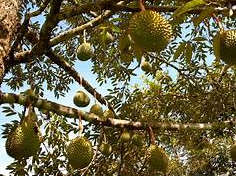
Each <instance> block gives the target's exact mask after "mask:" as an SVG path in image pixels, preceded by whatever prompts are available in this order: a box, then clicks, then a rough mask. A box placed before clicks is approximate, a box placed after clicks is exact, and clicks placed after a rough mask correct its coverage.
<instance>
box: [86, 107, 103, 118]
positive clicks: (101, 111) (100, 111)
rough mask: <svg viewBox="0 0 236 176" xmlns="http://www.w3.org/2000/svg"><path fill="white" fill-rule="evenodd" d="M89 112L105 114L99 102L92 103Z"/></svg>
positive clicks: (99, 114)
mask: <svg viewBox="0 0 236 176" xmlns="http://www.w3.org/2000/svg"><path fill="white" fill-rule="evenodd" d="M89 112H91V113H94V114H96V115H98V116H103V110H102V107H101V106H100V105H99V104H94V105H92V106H91V108H90V111H89Z"/></svg>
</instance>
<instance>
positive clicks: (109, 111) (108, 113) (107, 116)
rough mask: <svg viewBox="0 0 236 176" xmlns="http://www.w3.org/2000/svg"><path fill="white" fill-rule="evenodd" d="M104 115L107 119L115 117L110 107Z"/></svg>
mask: <svg viewBox="0 0 236 176" xmlns="http://www.w3.org/2000/svg"><path fill="white" fill-rule="evenodd" d="M103 116H104V117H105V118H106V119H108V118H111V119H113V118H115V114H114V112H113V111H112V110H110V109H107V110H105V111H104V113H103Z"/></svg>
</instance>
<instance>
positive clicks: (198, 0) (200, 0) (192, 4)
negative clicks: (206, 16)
mask: <svg viewBox="0 0 236 176" xmlns="http://www.w3.org/2000/svg"><path fill="white" fill-rule="evenodd" d="M205 3H206V2H205V1H204V0H192V1H189V2H187V3H186V4H184V5H183V6H181V7H180V8H178V9H177V10H176V11H175V12H174V14H173V15H172V17H177V16H179V15H181V14H183V13H186V12H188V11H190V10H193V9H194V8H196V7H199V6H201V5H204V4H205Z"/></svg>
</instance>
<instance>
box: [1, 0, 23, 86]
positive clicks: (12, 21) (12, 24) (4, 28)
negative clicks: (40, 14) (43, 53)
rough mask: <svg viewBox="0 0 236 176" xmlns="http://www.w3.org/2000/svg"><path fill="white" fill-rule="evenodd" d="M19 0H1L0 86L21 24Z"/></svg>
mask: <svg viewBox="0 0 236 176" xmlns="http://www.w3.org/2000/svg"><path fill="white" fill-rule="evenodd" d="M19 8H20V1H19V0H8V1H6V0H0V85H1V83H2V80H3V77H4V75H5V67H6V65H7V63H6V59H7V57H8V54H9V52H10V49H11V43H12V40H13V38H14V35H15V32H16V29H17V25H18V22H19V19H18V16H17V14H18V11H19Z"/></svg>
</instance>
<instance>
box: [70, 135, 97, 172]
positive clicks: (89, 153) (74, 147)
mask: <svg viewBox="0 0 236 176" xmlns="http://www.w3.org/2000/svg"><path fill="white" fill-rule="evenodd" d="M66 153H67V154H66V157H67V158H68V162H69V164H70V165H71V166H72V167H73V168H74V169H83V168H85V167H87V166H88V165H89V164H90V163H91V161H92V159H93V154H94V152H93V148H92V144H91V142H90V141H89V140H88V139H87V138H86V137H77V138H75V139H73V140H71V141H70V143H69V145H68V146H67V147H66Z"/></svg>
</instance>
